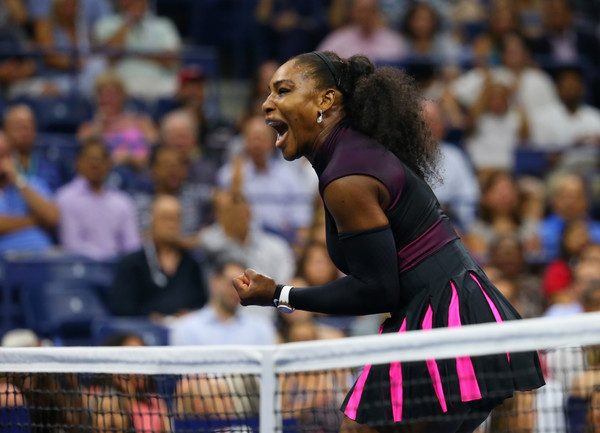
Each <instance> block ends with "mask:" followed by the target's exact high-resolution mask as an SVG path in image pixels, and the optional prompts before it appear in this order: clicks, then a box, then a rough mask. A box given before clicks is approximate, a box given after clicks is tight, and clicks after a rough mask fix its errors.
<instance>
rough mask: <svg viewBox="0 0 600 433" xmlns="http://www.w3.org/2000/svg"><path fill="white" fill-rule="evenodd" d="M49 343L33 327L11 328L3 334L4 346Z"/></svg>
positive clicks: (35, 345) (32, 345)
mask: <svg viewBox="0 0 600 433" xmlns="http://www.w3.org/2000/svg"><path fill="white" fill-rule="evenodd" d="M42 345H48V344H47V342H46V341H42V340H41V339H40V337H38V336H37V335H36V333H35V332H33V331H32V330H31V329H26V328H19V329H11V330H10V331H8V332H7V333H6V334H4V335H3V336H2V343H1V344H0V346H2V347H40V346H42Z"/></svg>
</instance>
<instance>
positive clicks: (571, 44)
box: [533, 0, 600, 66]
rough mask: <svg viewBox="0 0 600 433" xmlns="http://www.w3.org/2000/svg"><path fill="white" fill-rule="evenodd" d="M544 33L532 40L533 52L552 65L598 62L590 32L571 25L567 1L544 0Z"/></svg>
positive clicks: (572, 14)
mask: <svg viewBox="0 0 600 433" xmlns="http://www.w3.org/2000/svg"><path fill="white" fill-rule="evenodd" d="M542 12H543V20H544V32H543V33H542V34H541V35H540V37H539V38H538V39H537V40H535V41H534V44H533V50H534V53H535V54H536V55H537V56H539V57H540V59H541V60H546V61H551V62H554V63H556V64H563V65H564V64H571V65H573V64H577V63H579V64H586V63H587V65H588V66H593V65H596V66H597V65H598V64H599V62H598V51H599V50H600V45H599V43H598V38H597V36H596V35H594V34H593V33H588V32H586V31H585V30H583V29H581V28H577V27H576V25H575V19H574V18H575V9H574V7H573V2H572V1H571V0H546V1H545V2H544V7H543V9H542Z"/></svg>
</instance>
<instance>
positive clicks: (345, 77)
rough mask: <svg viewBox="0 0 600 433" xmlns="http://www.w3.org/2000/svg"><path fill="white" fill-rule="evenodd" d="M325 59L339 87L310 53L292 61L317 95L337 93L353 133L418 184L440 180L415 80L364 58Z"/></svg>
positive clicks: (330, 56) (435, 147)
mask: <svg viewBox="0 0 600 433" xmlns="http://www.w3.org/2000/svg"><path fill="white" fill-rule="evenodd" d="M323 54H324V55H325V56H327V58H328V59H329V60H330V61H331V63H332V65H333V67H334V68H335V72H336V73H337V75H338V77H336V78H338V82H339V85H338V83H336V79H335V78H334V76H333V74H332V71H330V70H329V67H328V66H327V64H326V63H325V62H324V61H323V60H322V59H321V58H319V56H317V55H315V54H314V53H305V54H300V55H299V56H296V57H294V60H295V61H296V62H299V63H301V64H302V65H303V66H304V67H305V69H306V73H307V74H308V75H309V76H310V77H311V78H312V79H313V80H314V81H315V83H316V85H317V90H321V89H326V88H330V87H332V88H337V89H339V91H340V92H341V93H342V96H343V98H342V105H343V107H344V110H345V112H346V117H347V118H348V119H349V121H350V125H351V127H352V128H353V129H356V130H357V131H360V132H362V133H364V134H366V135H368V136H370V137H371V138H373V139H374V140H376V141H377V142H379V143H381V144H382V145H383V146H385V147H386V148H387V149H389V150H390V151H391V152H393V153H394V154H395V155H396V156H397V157H398V158H399V159H400V160H401V161H402V162H404V164H406V165H407V166H408V167H409V168H410V169H411V170H413V171H414V172H415V173H416V174H417V175H418V176H419V177H421V178H422V179H424V180H433V181H437V180H439V175H438V173H437V171H436V162H437V159H438V154H439V146H438V145H437V143H436V141H435V140H434V138H433V137H432V135H431V132H430V130H429V127H428V126H427V124H426V123H425V121H424V118H423V115H422V110H423V98H422V96H421V94H420V93H419V90H418V89H417V87H416V86H415V84H414V81H413V79H412V78H411V77H409V76H408V75H406V74H405V73H404V72H403V71H401V70H400V69H396V68H391V67H381V68H377V69H375V65H374V64H373V63H372V62H371V61H370V60H369V59H368V58H367V57H366V56H362V55H357V56H352V57H350V58H348V59H342V58H340V57H339V56H338V55H337V54H335V53H333V52H331V51H325V52H323Z"/></svg>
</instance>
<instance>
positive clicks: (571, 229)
mask: <svg viewBox="0 0 600 433" xmlns="http://www.w3.org/2000/svg"><path fill="white" fill-rule="evenodd" d="M589 243H590V236H589V233H588V225H587V222H586V221H585V220H576V221H572V222H570V223H569V224H568V225H567V226H566V227H565V229H564V230H563V232H562V236H561V240H560V253H559V256H558V258H556V259H555V260H553V261H551V262H550V263H549V264H548V266H546V267H545V269H544V282H543V288H544V294H545V295H546V297H547V298H548V304H552V303H554V302H553V300H552V298H553V297H554V296H555V295H557V294H559V293H560V292H562V291H563V290H566V289H567V288H568V287H569V286H570V285H571V283H572V277H573V275H572V268H573V266H575V264H576V263H577V261H578V259H579V256H580V255H581V252H582V251H583V249H584V248H585V247H586V246H587V245H589Z"/></svg>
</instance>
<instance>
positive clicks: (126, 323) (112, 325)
mask: <svg viewBox="0 0 600 433" xmlns="http://www.w3.org/2000/svg"><path fill="white" fill-rule="evenodd" d="M115 334H135V335H139V336H140V337H141V338H142V340H143V341H144V343H146V345H148V346H166V345H168V344H169V329H168V328H166V327H164V326H160V325H157V324H155V323H153V322H151V321H150V320H148V319H145V318H138V317H98V318H96V319H94V321H93V323H92V342H93V344H94V345H95V346H101V345H102V344H104V342H105V341H106V340H107V339H108V338H109V337H111V336H113V335H115Z"/></svg>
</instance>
